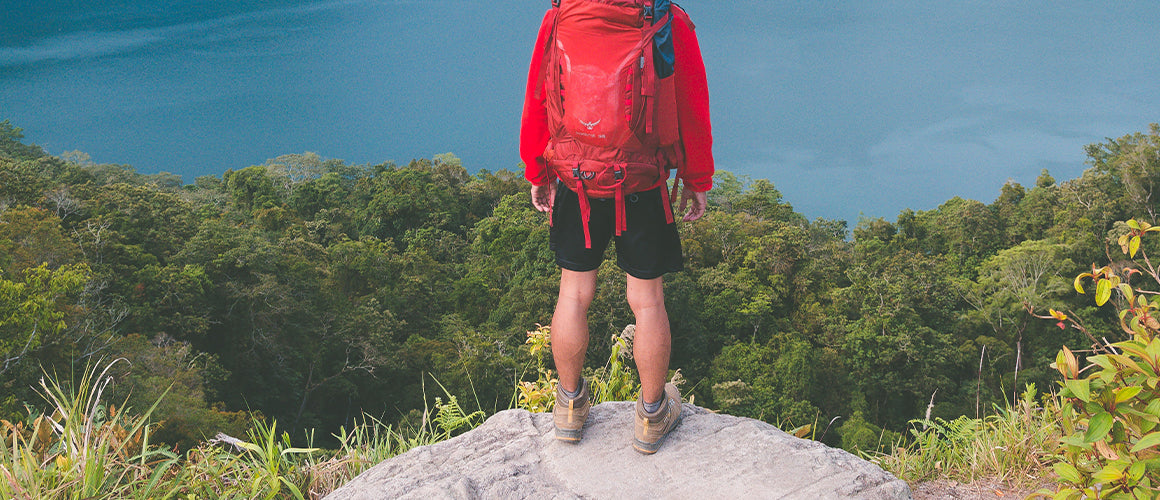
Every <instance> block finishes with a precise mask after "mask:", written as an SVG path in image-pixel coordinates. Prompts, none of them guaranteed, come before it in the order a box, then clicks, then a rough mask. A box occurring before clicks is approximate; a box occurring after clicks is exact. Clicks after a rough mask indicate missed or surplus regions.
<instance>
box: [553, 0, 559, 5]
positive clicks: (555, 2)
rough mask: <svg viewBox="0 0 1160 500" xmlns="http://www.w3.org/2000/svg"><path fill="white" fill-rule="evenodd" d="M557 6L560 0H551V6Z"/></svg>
mask: <svg viewBox="0 0 1160 500" xmlns="http://www.w3.org/2000/svg"><path fill="white" fill-rule="evenodd" d="M559 6H560V0H552V7H559Z"/></svg>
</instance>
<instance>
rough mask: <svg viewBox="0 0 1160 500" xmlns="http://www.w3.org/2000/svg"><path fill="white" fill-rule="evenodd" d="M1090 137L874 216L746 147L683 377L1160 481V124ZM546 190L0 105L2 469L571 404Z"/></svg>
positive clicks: (687, 285)
mask: <svg viewBox="0 0 1160 500" xmlns="http://www.w3.org/2000/svg"><path fill="white" fill-rule="evenodd" d="M1081 154H1086V158H1087V169H1086V170H1085V171H1084V172H1083V173H1082V175H1080V176H1079V177H1077V178H1072V179H1057V178H1055V177H1053V176H1052V174H1051V173H1050V172H1048V171H1047V170H1044V171H1043V172H1042V173H1041V174H1040V175H1039V177H1038V178H1037V179H1036V180H1035V183H1034V185H1021V184H1019V183H1016V182H1013V181H1008V182H1007V183H1005V184H1003V185H997V186H995V191H994V193H995V196H994V199H993V200H985V201H978V200H971V199H963V198H959V197H955V198H951V199H949V200H946V201H945V202H944V203H942V204H941V205H939V206H937V207H935V208H933V209H930V210H904V211H902V212H901V213H899V214H898V215H897V217H896V218H895V219H894V220H887V219H882V218H863V219H861V220H858V221H853V222H847V221H842V220H827V219H815V220H809V219H807V218H806V217H805V216H803V215H801V214H800V213H798V212H796V211H795V210H794V207H793V205H792V204H791V202H790V200H786V199H784V198H783V196H782V195H781V193H780V192H779V191H778V190H777V188H776V187H775V182H776V179H752V178H749V177H746V176H743V175H736V174H733V173H730V172H728V171H718V173H717V174H716V176H715V177H714V189H713V190H712V191H710V192H709V208H708V212H707V214H706V215H705V217H704V218H702V219H701V220H698V221H695V222H691V223H678V224H679V230H680V233H681V238H682V245H683V253H684V258H685V271H684V272H681V273H675V274H670V275H667V276H665V277H664V280H665V292H666V305H667V310H668V313H669V317H670V322H671V328H672V336H673V338H672V346H673V347H672V348H673V352H672V360H671V368H672V370H673V376H674V377H675V378H676V379H677V380H679V381H680V382H681V390H682V392H683V393H684V395H685V398H686V401H690V402H692V403H694V404H696V405H697V406H701V407H704V408H708V409H710V410H713V411H718V412H721V413H726V414H730V415H736V416H742V417H750V418H754V419H759V420H763V421H765V422H768V423H771V424H774V425H776V426H777V427H779V428H780V429H782V430H785V431H786V432H791V433H794V434H796V435H798V436H799V437H803V438H806V439H813V440H816V441H821V442H823V443H825V444H827V445H829V446H833V447H838V448H842V449H845V450H847V451H850V452H852V453H855V454H857V455H859V456H862V457H865V458H867V459H871V460H873V461H875V462H876V463H879V464H881V465H882V466H883V467H884V468H886V469H887V470H889V471H890V472H892V473H894V474H896V475H898V476H899V477H901V478H903V479H906V480H907V481H913V482H917V481H923V480H930V479H938V478H954V479H957V480H961V481H970V480H973V479H976V478H978V477H997V478H999V479H1000V480H1002V481H1006V482H1013V483H1016V484H1019V485H1020V486H1021V487H1023V488H1025V490H1026V491H1028V492H1031V491H1034V490H1036V489H1038V492H1039V493H1038V494H1040V495H1042V496H1044V497H1048V498H1051V497H1054V498H1084V497H1090V498H1121V497H1119V496H1114V495H1124V496H1122V498H1155V495H1157V492H1158V491H1160V490H1158V488H1160V453H1158V452H1157V448H1158V447H1160V431H1158V430H1157V428H1158V426H1160V397H1158V394H1160V388H1158V382H1160V339H1157V338H1156V337H1155V335H1156V333H1157V332H1160V322H1158V321H1157V318H1158V316H1160V311H1158V309H1160V299H1157V292H1160V270H1158V269H1157V267H1156V266H1155V264H1156V263H1153V262H1152V261H1150V258H1149V257H1150V256H1153V255H1160V240H1158V237H1160V235H1158V234H1155V233H1158V232H1160V226H1154V224H1157V223H1158V221H1157V211H1158V210H1160V126H1158V125H1152V126H1151V127H1150V129H1149V130H1147V131H1143V132H1135V133H1131V134H1128V135H1125V136H1123V137H1119V138H1109V139H1107V140H1106V141H1105V142H1102V143H1097V144H1091V145H1089V146H1087V148H1086V150H1085V151H1083V152H1076V156H1077V157H1078V156H1080V155H1081ZM528 188H529V185H528V183H527V181H525V180H524V178H523V175H522V171H521V168H520V166H518V165H514V166H513V167H512V170H498V171H489V170H483V169H479V168H478V167H477V166H472V165H465V164H463V162H462V161H461V160H460V159H459V158H457V157H456V156H455V155H453V154H450V153H448V154H441V155H435V156H434V157H432V158H423V159H415V160H412V161H410V162H408V163H398V164H396V163H383V164H365V165H359V164H350V163H347V162H344V161H342V160H337V159H327V158H322V157H320V156H319V155H317V154H314V153H309V152H306V153H300V154H298V153H295V154H286V155H283V156H279V157H276V158H273V159H270V160H268V161H266V162H265V163H263V164H260V165H252V166H244V167H241V166H231V167H223V168H222V171H221V173H220V174H218V175H208V176H204V177H198V178H196V179H183V178H181V177H178V176H176V175H173V174H168V173H153V174H145V173H140V172H137V171H136V170H135V169H134V168H133V167H131V166H129V165H119V164H104V163H96V162H93V161H92V160H91V159H90V158H89V156H88V155H87V154H85V153H83V152H81V151H71V152H66V153H63V154H60V155H52V154H49V153H48V152H46V151H45V150H43V149H42V148H41V147H39V146H37V145H34V144H30V143H28V142H27V141H25V140H24V136H23V134H22V130H21V129H20V128H19V127H17V126H16V125H15V124H12V123H9V122H8V121H3V122H0V426H2V428H3V429H2V431H3V432H2V433H3V439H2V440H0V452H2V453H0V497H3V498H41V497H59V498H93V497H117V498H156V497H167V496H169V497H181V498H186V497H189V498H194V497H202V498H216V497H227V496H230V497H248V496H253V497H263V498H317V497H320V496H322V495H324V494H325V493H327V492H329V491H330V490H332V489H333V488H335V487H337V486H338V485H341V484H342V483H343V482H345V481H348V480H349V479H350V478H351V477H353V475H357V473H358V472H360V471H362V470H365V469H366V468H368V467H370V466H373V465H374V464H375V463H377V462H378V461H380V460H381V459H384V458H386V457H389V456H392V455H394V454H397V453H400V452H403V451H405V450H406V449H409V448H411V447H414V446H420V445H422V444H427V443H431V442H434V441H437V440H441V439H446V438H448V437H450V436H453V435H456V434H458V433H462V432H464V431H466V430H468V429H470V428H471V427H473V426H475V425H478V424H479V423H480V422H482V420H483V419H485V418H486V417H487V416H490V415H492V414H495V413H496V412H499V411H503V410H507V409H511V408H525V409H529V410H532V411H545V410H547V409H550V405H551V394H552V393H553V391H554V387H555V385H554V384H555V379H554V374H553V367H552V365H551V356H550V355H546V352H547V349H546V345H548V344H549V343H550V332H551V325H550V322H551V317H552V311H553V307H554V305H555V300H556V293H557V288H558V284H559V279H560V277H559V275H560V271H559V269H558V267H557V266H556V264H555V260H554V256H553V254H552V252H551V251H550V250H549V248H548V231H549V226H548V220H547V216H546V215H545V214H541V213H539V212H537V211H535V209H534V208H533V207H532V204H531V200H530V197H529V191H528ZM855 201H856V200H855ZM852 203H853V202H852ZM598 283H599V285H598V289H597V294H596V297H595V300H594V302H593V305H592V307H591V310H590V315H589V325H590V329H591V341H590V347H589V351H588V356H587V367H586V374H587V376H588V377H589V378H591V379H593V380H594V381H595V383H597V384H603V385H602V386H601V387H605V388H606V389H607V390H606V391H605V392H604V393H603V395H604V396H605V397H606V399H633V398H635V393H634V390H635V386H634V384H635V379H636V378H635V374H634V373H633V371H632V359H631V355H630V353H631V349H630V348H629V345H630V344H631V340H632V339H631V331H632V329H631V328H630V325H631V324H632V322H633V316H632V313H631V311H630V310H629V308H628V306H627V304H626V302H625V278H624V273H623V271H621V270H620V269H619V268H618V267H617V266H616V264H615V254H614V252H612V251H611V250H610V251H609V252H608V253H606V260H605V261H604V263H603V265H602V266H601V267H600V269H599V282H598ZM996 446H1002V447H1004V448H1003V449H1004V450H1005V451H1004V452H1003V453H999V454H996V453H995V452H994V451H993V450H994V449H995V447H996ZM86 447H87V449H92V450H99V452H95V451H94V452H89V453H82V452H80V451H78V450H81V449H86ZM999 455H1002V456H999ZM94 457H100V458H99V460H100V463H98V464H96V465H95V466H94V464H93V463H88V462H86V460H87V461H93V460H98V458H94ZM230 477H235V478H244V479H242V480H236V481H231V480H229V479H228V478H230ZM231 488H234V489H231ZM236 488H240V489H236Z"/></svg>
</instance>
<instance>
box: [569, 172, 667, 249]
mask: <svg viewBox="0 0 1160 500" xmlns="http://www.w3.org/2000/svg"><path fill="white" fill-rule="evenodd" d="M548 167H549V168H550V169H551V170H552V171H553V172H555V174H556V177H557V178H558V179H560V182H561V183H562V184H563V185H564V187H566V188H568V189H570V190H572V191H573V192H575V193H576V196H577V198H579V201H580V221H581V223H582V224H583V226H584V248H592V233H591V231H590V230H589V228H588V227H589V221H591V220H592V204H591V200H590V199H591V198H603V199H614V200H615V203H616V235H617V236H620V235H621V234H623V233H624V231H626V230H628V216H627V213H626V212H625V210H626V208H625V205H624V199H625V195H631V194H634V193H639V192H641V191H647V190H649V189H653V188H654V187H660V190H661V203H662V205H663V206H664V211H665V223H666V224H672V223H673V206H672V202H671V199H672V198H671V197H670V195H669V190H668V189H667V187H668V186H667V181H668V179H669V170H668V169H667V168H661V167H658V166H657V165H655V164H651V163H636V162H606V161H600V160H550V161H549V162H548ZM678 184H679V182H678ZM676 189H677V185H676V184H674V186H673V191H676ZM549 220H550V218H549Z"/></svg>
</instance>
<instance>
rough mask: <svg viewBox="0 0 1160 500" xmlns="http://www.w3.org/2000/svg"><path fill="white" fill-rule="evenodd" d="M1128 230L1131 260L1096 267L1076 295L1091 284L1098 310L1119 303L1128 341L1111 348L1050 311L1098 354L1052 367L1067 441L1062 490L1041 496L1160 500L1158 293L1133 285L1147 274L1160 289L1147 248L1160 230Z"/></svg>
mask: <svg viewBox="0 0 1160 500" xmlns="http://www.w3.org/2000/svg"><path fill="white" fill-rule="evenodd" d="M1126 229H1127V230H1126V231H1123V234H1122V235H1121V236H1120V237H1119V241H1118V242H1119V244H1120V247H1121V249H1122V250H1123V252H1124V253H1125V254H1127V255H1128V256H1129V257H1130V258H1131V259H1132V260H1130V261H1126V262H1116V263H1114V264H1112V265H1108V266H1104V267H1102V268H1099V269H1097V268H1096V267H1095V266H1092V272H1090V273H1083V274H1080V275H1079V276H1077V277H1076V279H1075V288H1076V291H1078V292H1079V293H1085V291H1084V288H1083V283H1084V280H1085V279H1089V278H1090V279H1091V280H1092V281H1093V282H1094V284H1095V301H1096V305H1099V306H1103V305H1105V304H1107V303H1108V302H1109V301H1111V302H1112V303H1113V304H1114V306H1115V307H1116V308H1117V309H1118V311H1119V319H1120V327H1121V329H1122V330H1123V333H1124V334H1126V335H1127V337H1128V338H1127V340H1123V341H1120V342H1114V343H1113V342H1110V341H1109V340H1108V339H1107V337H1109V336H1110V335H1108V334H1105V333H1096V334H1092V333H1091V332H1089V331H1088V330H1087V329H1086V328H1085V327H1084V326H1083V324H1082V323H1081V322H1080V321H1079V320H1078V319H1076V318H1074V317H1073V316H1074V314H1073V315H1068V314H1065V313H1062V312H1059V311H1055V310H1052V311H1051V315H1050V316H1048V317H1050V318H1052V319H1053V320H1056V321H1058V323H1057V324H1058V325H1059V326H1060V328H1066V327H1068V326H1070V327H1071V328H1075V329H1078V330H1079V331H1081V332H1083V333H1084V334H1086V335H1087V336H1088V338H1089V339H1090V340H1091V341H1092V346H1091V347H1092V350H1091V351H1090V352H1091V353H1092V354H1091V355H1089V356H1087V359H1086V361H1085V363H1084V366H1082V367H1081V362H1080V359H1079V357H1077V356H1076V353H1075V352H1073V351H1072V350H1071V349H1068V348H1067V347H1066V346H1064V347H1063V349H1061V350H1060V351H1059V353H1058V355H1057V356H1056V359H1055V363H1054V364H1052V367H1053V368H1055V369H1056V370H1058V371H1059V373H1060V374H1061V375H1062V376H1063V380H1062V381H1061V382H1060V385H1061V386H1062V389H1061V391H1060V396H1061V397H1062V398H1063V399H1064V405H1063V409H1062V417H1061V420H1060V424H1059V425H1060V426H1061V432H1062V437H1061V438H1060V443H1059V449H1058V462H1056V463H1055V464H1054V469H1055V472H1056V474H1057V475H1058V476H1059V484H1058V487H1057V488H1056V491H1054V492H1050V491H1047V490H1041V491H1040V492H1039V493H1040V494H1042V495H1052V496H1053V497H1054V498H1057V499H1071V498H1157V497H1158V496H1160V429H1158V427H1160V387H1158V386H1160V336H1158V335H1157V334H1158V333H1160V321H1158V320H1157V318H1158V317H1160V298H1157V297H1156V292H1155V291H1154V290H1148V289H1145V288H1142V285H1133V284H1132V283H1131V280H1132V278H1134V277H1135V276H1136V275H1141V276H1142V277H1145V278H1150V281H1151V282H1153V283H1154V284H1160V271H1158V270H1157V269H1156V267H1155V266H1153V264H1152V262H1151V260H1150V259H1149V258H1148V255H1147V253H1146V251H1145V249H1144V248H1143V242H1142V239H1143V238H1144V237H1145V236H1148V235H1150V234H1151V233H1155V232H1160V226H1152V225H1150V224H1148V223H1147V222H1143V221H1137V220H1129V221H1127V223H1126ZM1137 256H1138V257H1137ZM1153 283H1149V284H1153ZM1113 296H1114V298H1115V299H1116V300H1114V301H1113V300H1112V299H1113Z"/></svg>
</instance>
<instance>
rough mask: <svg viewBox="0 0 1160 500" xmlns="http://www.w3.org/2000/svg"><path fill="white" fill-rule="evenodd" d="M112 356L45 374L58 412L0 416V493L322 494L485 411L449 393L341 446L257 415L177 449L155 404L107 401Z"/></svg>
mask: <svg viewBox="0 0 1160 500" xmlns="http://www.w3.org/2000/svg"><path fill="white" fill-rule="evenodd" d="M114 363H115V362H114ZM112 365H113V363H110V364H109V365H107V366H105V368H104V369H102V370H100V371H98V370H97V369H96V368H93V369H90V370H88V371H86V372H85V374H84V375H83V376H82V378H81V380H80V381H78V382H77V383H76V384H71V385H61V384H59V383H58V382H57V381H56V379H55V378H54V377H46V379H45V380H42V381H41V387H42V396H44V398H45V400H46V402H47V403H48V404H49V405H51V410H50V411H51V412H52V413H51V414H35V413H30V414H29V416H28V418H27V420H26V421H25V422H16V423H12V422H8V421H0V427H2V432H3V436H2V439H0V498H5V499H8V498H12V499H40V498H60V499H77V500H80V499H91V498H133V499H154V498H264V499H273V498H295V499H306V498H311V499H316V498H322V497H323V496H325V495H326V494H328V493H330V492H331V491H333V490H334V489H336V488H337V487H339V486H341V485H342V484H344V483H346V482H348V481H350V480H351V479H353V478H354V477H355V476H357V475H358V474H360V473H362V472H363V471H365V470H366V469H368V468H370V467H372V466H374V465H375V464H377V463H379V462H381V461H383V460H386V459H388V458H391V457H393V456H395V455H398V454H400V453H404V452H406V451H408V450H410V449H412V448H415V447H417V446H423V445H427V444H432V443H436V442H439V441H442V440H445V439H447V438H449V437H451V436H452V435H453V434H454V433H456V432H458V431H460V430H462V429H464V428H471V427H474V426H477V425H479V423H481V422H482V420H483V413H482V412H475V413H471V414H467V413H466V412H464V411H463V409H462V408H460V406H459V403H458V401H457V400H456V398H455V397H454V396H450V395H448V400H447V402H446V403H444V402H443V399H442V398H435V405H434V408H433V409H425V410H424V412H423V415H422V421H421V423H420V424H419V425H418V426H417V427H416V428H413V429H410V428H408V429H396V428H394V427H392V426H391V425H387V424H384V423H383V422H382V421H381V420H378V419H376V418H374V417H371V416H367V415H364V416H363V419H362V420H361V422H359V423H357V424H356V425H354V426H352V427H351V428H350V429H346V428H345V427H344V428H342V429H340V430H339V433H338V434H336V436H335V437H337V438H338V441H339V448H338V449H336V450H321V449H318V448H313V447H310V446H308V447H305V448H303V447H295V446H292V445H291V443H290V436H289V434H288V433H286V432H281V433H279V432H278V430H277V422H272V423H269V424H267V423H266V422H265V421H264V420H261V419H254V421H253V422H252V426H251V429H250V431H249V432H248V433H247V435H246V438H245V439H238V438H234V437H231V436H227V435H224V434H219V435H218V436H217V437H215V438H214V439H211V440H208V441H207V442H205V443H202V444H201V445H200V446H198V447H196V448H194V449H192V450H190V451H189V452H187V453H186V454H185V455H184V456H179V455H177V454H176V453H174V452H172V451H169V450H166V449H163V448H160V447H158V446H157V445H155V444H151V443H150V442H149V429H150V426H149V425H148V423H147V422H148V417H149V414H150V413H151V412H152V408H150V409H149V411H146V412H145V413H144V415H141V416H129V415H128V412H127V411H124V410H118V409H117V408H116V407H114V406H112V405H106V404H105V403H103V402H102V401H101V398H102V396H103V395H104V392H105V389H106V388H107V387H108V385H109V384H110V383H111V380H112V378H111V376H110V375H109V370H110V367H111V366H112ZM154 406H156V405H154ZM311 441H313V440H312V439H311Z"/></svg>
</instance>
